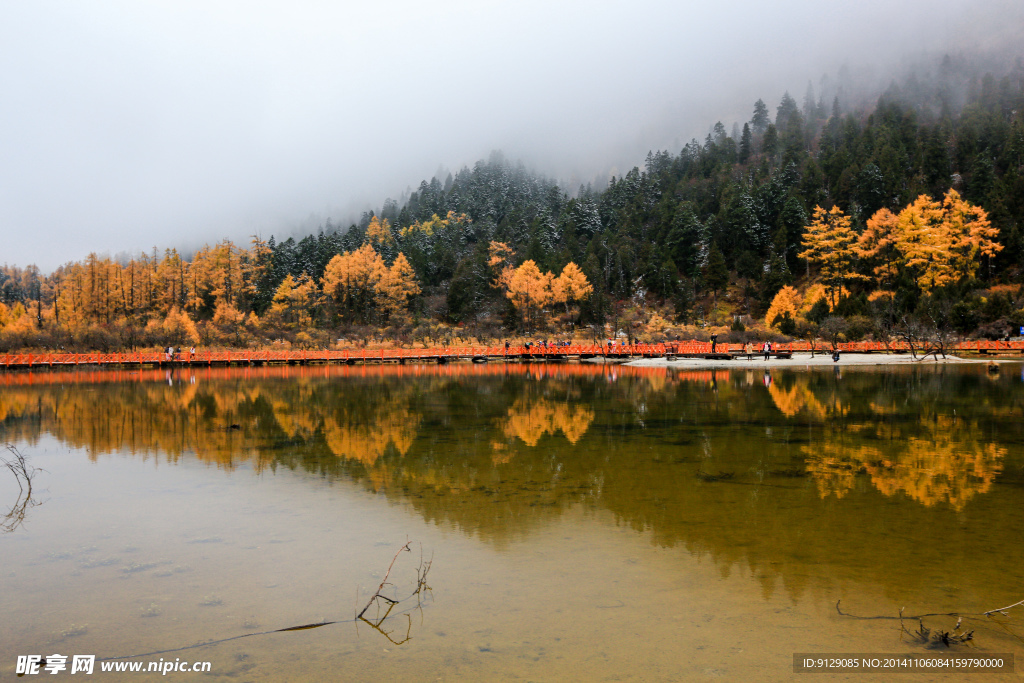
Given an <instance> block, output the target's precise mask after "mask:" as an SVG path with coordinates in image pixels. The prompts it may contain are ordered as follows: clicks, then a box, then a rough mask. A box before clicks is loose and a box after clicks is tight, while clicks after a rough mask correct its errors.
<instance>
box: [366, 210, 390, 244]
mask: <svg viewBox="0 0 1024 683" xmlns="http://www.w3.org/2000/svg"><path fill="white" fill-rule="evenodd" d="M366 243H367V244H369V245H372V246H374V247H379V246H390V245H392V244H394V243H395V237H394V235H392V234H391V223H390V222H389V221H388V219H387V218H385V219H384V220H380V219H379V218H377V217H376V216H374V217H373V218H371V219H370V225H368V226H367V228H366Z"/></svg>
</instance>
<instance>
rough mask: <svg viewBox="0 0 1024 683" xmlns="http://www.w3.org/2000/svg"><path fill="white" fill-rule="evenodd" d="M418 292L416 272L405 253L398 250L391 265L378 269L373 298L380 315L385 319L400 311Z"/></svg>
mask: <svg viewBox="0 0 1024 683" xmlns="http://www.w3.org/2000/svg"><path fill="white" fill-rule="evenodd" d="M419 293H420V287H419V285H418V284H416V273H415V271H413V269H412V266H411V265H409V261H408V259H406V258H405V255H404V254H402V253H401V252H399V254H398V256H397V257H396V258H395V262H394V263H392V264H391V267H390V268H383V269H382V270H381V271H380V274H379V279H378V281H377V286H376V292H375V299H376V303H377V305H378V306H379V307H380V309H381V312H382V316H381V317H382V318H384V319H386V318H388V317H390V316H392V315H394V314H396V313H398V312H399V311H402V310H403V309H404V308H405V307H406V304H408V302H409V299H410V298H411V297H413V296H416V295H417V294H419Z"/></svg>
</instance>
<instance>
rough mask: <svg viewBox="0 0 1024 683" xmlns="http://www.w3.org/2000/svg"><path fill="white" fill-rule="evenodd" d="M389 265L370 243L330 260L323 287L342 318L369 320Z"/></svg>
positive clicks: (322, 283)
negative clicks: (386, 264) (385, 263)
mask: <svg viewBox="0 0 1024 683" xmlns="http://www.w3.org/2000/svg"><path fill="white" fill-rule="evenodd" d="M385 270H387V267H386V266H385V265H384V260H383V259H382V258H381V257H380V255H379V254H378V253H377V252H376V251H374V249H373V247H372V246H370V245H369V244H364V245H363V246H361V247H359V248H358V249H356V250H355V251H352V252H348V251H346V252H345V253H343V254H336V255H335V256H334V257H333V258H331V260H330V261H329V262H328V263H327V267H326V268H325V269H324V276H323V277H322V278H321V280H320V282H321V287H322V289H323V292H324V295H325V296H327V297H329V299H330V301H331V304H332V305H333V307H334V310H335V311H336V312H337V313H338V314H339V315H341V316H342V317H343V318H352V319H356V320H363V321H365V320H366V319H367V316H368V315H369V313H370V311H371V310H372V307H373V304H374V302H375V298H376V293H377V283H378V282H379V281H380V278H381V275H382V274H383V273H384V271H385Z"/></svg>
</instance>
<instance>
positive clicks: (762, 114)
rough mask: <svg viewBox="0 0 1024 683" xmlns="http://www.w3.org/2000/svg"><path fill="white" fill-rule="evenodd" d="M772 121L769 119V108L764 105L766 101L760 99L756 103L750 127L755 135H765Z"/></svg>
mask: <svg viewBox="0 0 1024 683" xmlns="http://www.w3.org/2000/svg"><path fill="white" fill-rule="evenodd" d="M769 123H771V120H770V119H769V118H768V106H767V105H766V104H765V103H764V100H761V99H759V100H758V101H757V102H754V115H753V117H751V119H750V126H751V128H753V131H754V135H763V134H764V132H765V131H766V130H767V129H768V124H769Z"/></svg>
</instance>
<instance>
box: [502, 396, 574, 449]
mask: <svg viewBox="0 0 1024 683" xmlns="http://www.w3.org/2000/svg"><path fill="white" fill-rule="evenodd" d="M593 421H594V411H593V410H591V409H590V408H589V407H587V406H585V405H580V404H568V403H553V402H551V401H549V400H546V399H539V400H534V401H531V400H529V399H527V398H518V399H516V401H515V403H514V404H513V405H512V407H511V408H509V409H508V415H507V416H506V417H505V419H504V420H503V421H502V423H501V431H502V433H504V434H505V436H507V437H508V438H510V439H511V438H516V437H518V438H519V439H522V441H523V442H524V443H525V444H526V445H527V446H536V445H537V443H538V442H539V441H540V439H541V437H542V436H544V435H545V434H555V433H557V432H562V434H563V435H565V438H566V439H568V440H569V443H572V444H575V443H576V442H577V441H579V440H580V438H581V437H582V436H583V435H584V434H585V433H586V431H587V428H588V427H589V426H590V423H591V422H593Z"/></svg>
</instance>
